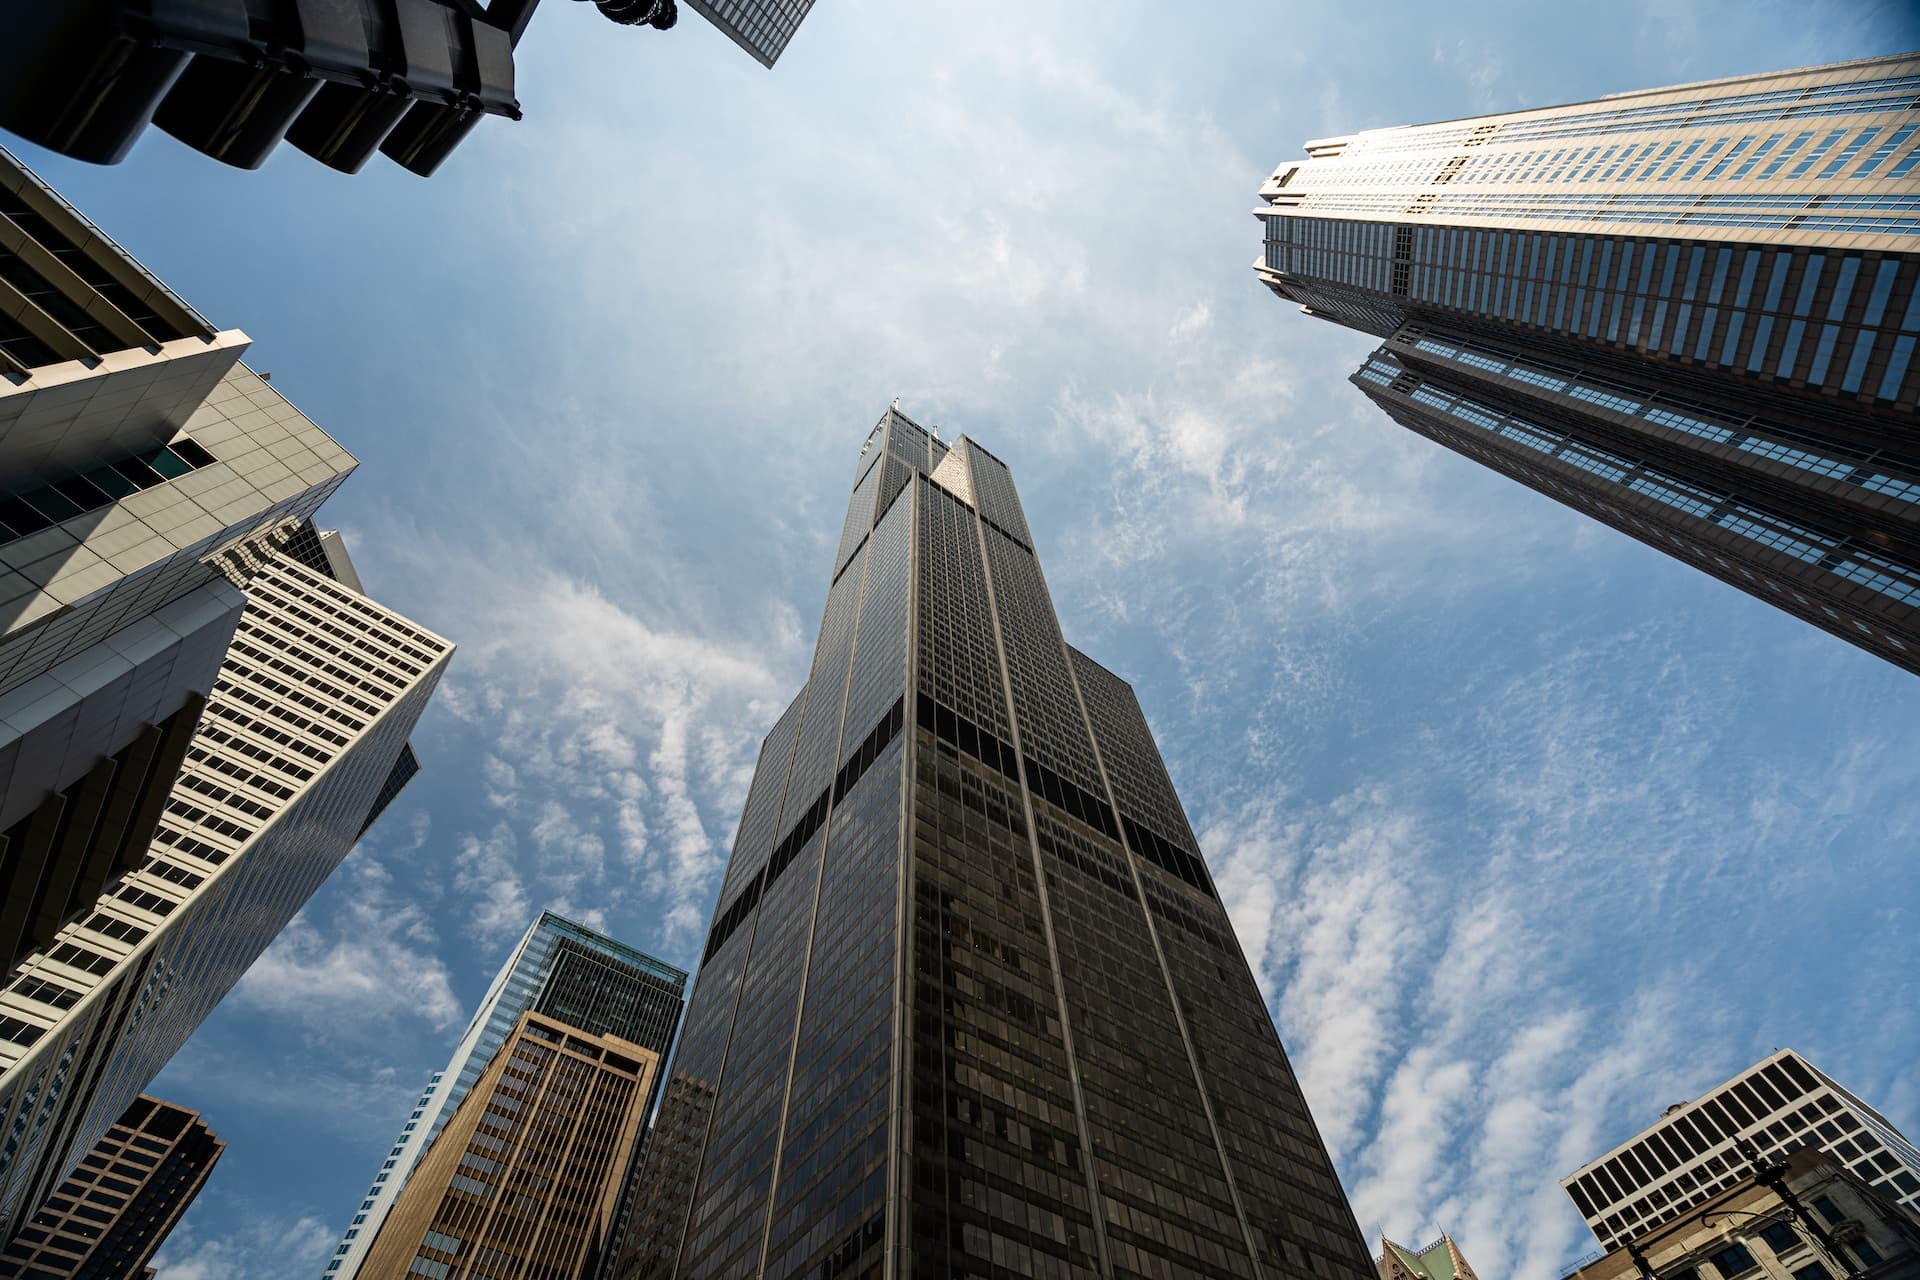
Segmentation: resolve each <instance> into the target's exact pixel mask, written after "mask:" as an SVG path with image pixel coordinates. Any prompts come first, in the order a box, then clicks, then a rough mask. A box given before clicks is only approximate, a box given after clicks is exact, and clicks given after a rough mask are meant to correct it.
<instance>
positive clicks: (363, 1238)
mask: <svg viewBox="0 0 1920 1280" xmlns="http://www.w3.org/2000/svg"><path fill="white" fill-rule="evenodd" d="M686 985H687V975H686V973H685V972H684V971H683V970H680V969H676V968H675V967H674V966H672V965H670V964H666V963H664V962H662V961H660V960H656V959H654V958H653V957H652V956H650V955H648V954H646V953H645V952H643V951H637V950H635V949H634V948H632V947H629V946H627V945H625V944H624V943H620V942H616V941H614V940H613V939H612V938H609V937H607V936H606V935H605V934H603V933H599V932H596V931H595V930H592V929H589V928H587V927H586V926H585V925H581V924H576V923H574V922H573V921H571V920H569V919H567V918H566V917H565V916H562V915H559V914H556V913H555V912H552V911H543V912H541V913H540V916H539V918H538V919H536V920H535V921H534V922H533V924H532V925H530V926H529V927H528V929H527V932H526V933H525V935H523V936H522V937H521V939H520V944H519V945H518V946H516V947H515V948H514V949H513V954H512V955H510V956H509V957H508V958H507V962H506V964H504V965H502V966H501V967H500V972H499V973H498V974H496V975H495V976H494V979H493V984H492V985H491V986H489V987H488V988H487V994H486V998H485V999H483V1000H481V1002H480V1007H479V1008H478V1009H477V1010H475V1012H474V1015H473V1020H472V1021H471V1022H469V1023H468V1024H467V1029H466V1032H465V1033H464V1034H463V1035H462V1036H461V1037H460V1043H459V1044H458V1045H457V1046H455V1048H454V1051H453V1057H452V1058H451V1059H450V1060H449V1061H448V1062H447V1065H446V1069H445V1070H443V1071H438V1072H436V1073H434V1075H433V1078H432V1079H430V1080H428V1081H427V1086H426V1088H425V1089H423V1090H422V1091H421V1093H420V1099H419V1101H418V1102H416V1103H415V1104H414V1107H413V1111H412V1113H411V1114H410V1115H409V1116H408V1117H407V1119H406V1122H405V1124H404V1125H402V1127H401V1130H400V1133H399V1135H398V1136H397V1137H395V1138H394V1140H393V1146H392V1148H391V1149H390V1150H389V1151H388V1152H387V1154H386V1156H385V1158H384V1159H383V1161H382V1162H381V1165H380V1168H379V1169H378V1170H377V1171H376V1172H375V1174H374V1178H373V1185H372V1186H370V1187H369V1188H368V1189H367V1194H366V1195H365V1196H364V1197H363V1198H362V1199H361V1201H360V1204H359V1206H358V1207H357V1208H356V1209H355V1210H354V1213H353V1216H352V1218H351V1220H350V1221H349V1223H348V1226H347V1229H346V1232H345V1234H344V1236H343V1237H342V1239H341V1241H340V1243H339V1245H338V1247H337V1248H336V1249H335V1250H334V1254H333V1257H332V1258H330V1259H329V1260H328V1262H327V1267H326V1273H325V1275H326V1280H346V1278H347V1277H351V1276H358V1275H361V1274H362V1268H363V1266H364V1265H365V1264H366V1261H367V1254H368V1251H369V1250H370V1248H371V1247H372V1245H373V1238H374V1235H375V1233H376V1232H378V1231H379V1229H380V1226H381V1224H382V1223H383V1222H385V1221H386V1218H387V1215H388V1213H389V1212H391V1211H392V1209H393V1205H394V1201H395V1200H396V1199H398V1198H399V1195H400V1192H401V1189H402V1188H403V1187H404V1186H405V1185H406V1182H407V1178H408V1176H409V1174H411V1173H412V1171H413V1168H414V1166H415V1165H416V1164H418V1163H419V1161H420V1157H421V1156H422V1155H423V1154H424V1153H425V1152H426V1150H427V1148H428V1147H429V1146H430V1145H432V1143H433V1140H434V1138H435V1137H437V1136H438V1135H439V1133H440V1130H441V1129H442V1128H443V1127H444V1126H445V1125H446V1123H447V1121H448V1120H449V1119H451V1118H452V1116H453V1114H454V1112H455V1111H457V1110H458V1109H459V1107H460V1101H461V1099H463V1098H465V1097H466V1096H467V1092H468V1090H470V1089H472V1088H473V1086H474V1082H475V1081H477V1080H479V1079H480V1076H481V1074H482V1073H483V1072H484V1071H486V1069H487V1064H488V1063H490V1062H491V1061H493V1058H494V1055H495V1054H496V1053H497V1052H498V1050H499V1049H500V1046H501V1045H502V1044H503V1043H505V1042H506V1040H507V1037H508V1036H509V1035H510V1034H511V1033H512V1032H513V1029H514V1027H515V1026H516V1025H518V1024H519V1022H520V1015H522V1014H524V1013H527V1012H529V1011H531V1012H533V1013H535V1014H539V1015H541V1016H543V1017H546V1018H551V1019H553V1020H555V1021H558V1022H561V1023H564V1024H566V1025H567V1026H570V1027H575V1028H578V1029H579V1030H581V1031H584V1032H586V1033H587V1034H588V1035H593V1036H602V1035H609V1034H611V1035H615V1036H619V1037H620V1038H622V1039H624V1040H630V1041H632V1042H633V1043H635V1044H637V1045H639V1046H640V1047H641V1048H643V1049H648V1050H651V1051H652V1052H653V1053H655V1054H658V1055H659V1057H660V1058H661V1059H662V1060H664V1059H665V1058H666V1056H667V1050H668V1049H669V1048H670V1047H671V1046H672V1044H673V1036H674V1031H675V1029H676V1028H677V1027H678V1026H679V1024H680V1011H681V1009H682V1008H683V1007H684V1005H685V993H686ZM654 1075H655V1080H656V1081H657V1079H658V1072H655V1073H654ZM652 1108H653V1098H652V1097H651V1096H649V1098H648V1100H647V1107H646V1112H643V1114H647V1113H650V1112H651V1111H652ZM622 1172H623V1173H625V1172H628V1171H626V1170H623V1171H622ZM618 1228H619V1223H618V1222H615V1223H609V1224H608V1225H607V1234H608V1235H613V1234H614V1233H615V1232H617V1230H618ZM366 1274H368V1275H371V1274H372V1273H371V1272H368V1273H366Z"/></svg>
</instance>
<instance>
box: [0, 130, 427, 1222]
mask: <svg viewBox="0 0 1920 1280" xmlns="http://www.w3.org/2000/svg"><path fill="white" fill-rule="evenodd" d="M246 346H247V337H246V335H245V334H243V333H240V332H238V331H236V330H217V329H215V328H214V327H213V326H212V325H210V324H209V323H208V322H207V321H206V320H205V319H204V318H202V317H201V316H200V315H199V314H198V313H196V312H194V311H193V310H192V309H191V308H189V307H187V306H186V304H185V303H183V302H181V301H180V299H178V298H177V297H175V296H174V295H173V294H172V293H171V292H169V291H168V290H167V289H166V287H165V286H164V285H162V284H161V283H160V282H159V281H157V280H155V279H154V278H153V277H152V276H151V275H149V274H148V273H147V272H146V271H145V270H144V269H142V268H141V266H140V264H139V263H137V262H135V261H134V260H133V259H132V258H131V257H129V256H128V255H127V254H126V253H125V252H124V251H123V250H122V249H121V248H120V247H119V246H118V245H116V244H115V243H114V242H113V241H112V240H111V239H110V238H109V237H108V236H106V235H105V234H104V233H103V232H102V231H101V230H100V228H98V227H96V226H94V225H93V224H92V223H90V222H88V221H87V220H86V219H85V218H84V217H82V216H81V215H80V214H79V213H78V212H77V211H75V210H74V209H73V208H72V207H71V206H69V205H67V203H66V202H65V201H63V200H61V199H60V197H59V196H58V195H56V194H55V193H54V192H53V191H52V190H50V189H49V188H47V187H46V186H45V184H43V183H41V182H40V181H39V180H38V179H37V178H35V177H34V176H33V175H32V174H31V173H29V172H27V171H26V170H25V169H24V168H22V167H21V166H20V165H19V164H18V163H17V162H16V161H14V159H13V158H12V157H11V156H9V155H6V154H5V153H4V152H0V1241H3V1240H4V1239H5V1238H7V1237H8V1236H9V1235H10V1234H11V1233H12V1231H13V1229H14V1228H15V1227H17V1226H18V1225H19V1224H20V1222H21V1220H22V1218H23V1216H25V1215H27V1214H30V1213H32V1212H33V1211H34V1209H35V1208H36V1207H37V1206H38V1205H39V1204H41V1203H42V1202H43V1201H45V1200H46V1198H47V1196H48V1195H49V1194H50V1193H51V1192H52V1191H53V1189H54V1188H55V1187H56V1186H57V1185H58V1184H59V1183H60V1182H61V1180H62V1179H64V1178H65V1177H66V1176H67V1175H68V1174H69V1173H70V1172H71V1171H72V1170H73V1168H74V1167H75V1165H76V1164H77V1162H78V1161H79V1160H80V1158H81V1157H82V1156H83V1155H84V1154H85V1153H86V1152H87V1150H88V1149H89V1148H91V1147H92V1146H93V1144H94V1143H95V1142H96V1141H98V1140H99V1139H100V1137H101V1135H102V1134H104V1133H105V1132H106V1131H107V1129H108V1128H109V1127H110V1126H111V1125H112V1124H113V1122H114V1120H115V1118H116V1117H117V1116H119V1115H120V1114H121V1112H122V1111H123V1110H124V1109H125V1108H126V1107H127V1106H128V1104H129V1103H131V1102H132V1101H133V1099H134V1098H135V1096H136V1095H137V1094H138V1093H139V1091H140V1090H141V1089H142V1088H144V1087H145V1086H146V1085H147V1083H148V1081H150V1080H151V1079H152V1078H153V1076H154V1075H155V1074H156V1073H157V1072H158V1071H159V1069H160V1067H161V1066H162V1065H163V1064H164V1063H165V1062H166V1060H167V1059H168V1058H169V1057H170V1056H172V1054H173V1052H174V1050H175V1049H177V1048H178V1047H179V1046H180V1044H181V1043H183V1042H184V1041H185V1040H186V1038H187V1037H188V1036H189V1035H190V1034H191V1033H192V1031H193V1029H194V1027H196V1026H197V1025H198V1024H199V1022H200V1020H201V1019H202V1018H204V1017H205V1016H206V1014H207V1012H208V1011H209V1010H210V1009H211V1008H212V1007H213V1005H214V1004H215V1003H216V1002H217V1001H218V1000H219V999H220V997H221V996H222V995H223V994H224V993H225V992H226V991H227V990H228V989H229V988H230V987H231V986H232V985H233V983H234V982H235V981H237V980H238V978H239V976H240V974H241V973H242V972H244V971H245V969H246V967H247V965H249V964H250V963H252V961H253V959H254V958H255V957H257V956H258V955H259V954H260V952H261V951H263V950H264V949H265V948H266V947H267V945H268V944H269V943H270V942H271V941H272V939H273V937H274V935H275V934H276V933H277V932H278V931H279V929H280V928H281V927H282V926H283V925H285V923H286V922H287V921H288V920H289V919H291V918H292V916H293V914H294V912H296V911H297V910H298V909H299V908H300V906H301V905H302V904H303V903H304V902H305V901H306V899H307V898H308V896H310V895H311V894H312V892H313V890H314V889H315V888H316V887H318V885H319V883H320V881H321V880H322V879H324V878H325V876H326V874H327V872H328V871H329V870H331V869H332V867H333V866H334V865H335V864H336V863H337V862H338V861H339V860H340V859H341V858H343V857H345V856H346V853H347V851H348V849H350V848H351V847H352V844H353V842H354V840H355V839H356V838H357V836H358V835H359V834H360V832H361V831H362V830H364V828H365V825H366V823H367V822H368V821H369V820H370V819H371V817H372V816H373V815H374V814H375V813H376V812H377V811H378V807H379V806H380V805H381V804H384V803H385V802H386V800H389V799H391V797H392V795H393V794H394V792H395V791H396V790H397V787H398V785H400V784H401V783H403V782H404V779H405V778H406V777H407V776H410V773H411V769H412V767H413V764H412V756H411V753H410V752H408V751H407V749H406V737H407V734H408V733H409V731H410V730H411V728H412V726H413V724H414V722H415V721H416V720H417V719H418V717H419V715H420V713H421V711H422V709H423V708H424V707H425V705H426V701H427V698H428V697H429V695H430V694H431V691H432V689H433V686H434V684H435V682H436V681H437V680H438V678H439V675H440V671H441V669H442V667H443V666H444V665H445V662H446V659H447V656H448V653H449V652H450V650H451V646H450V645H448V644H447V642H445V641H444V640H441V639H440V638H438V637H436V636H433V635H431V634H429V633H427V632H425V631H423V630H421V629H419V628H417V627H415V626H413V625H412V624H411V623H409V622H407V621H406V620H405V619H403V618H401V617H399V616H398V615H397V614H394V613H392V612H390V611H388V610H386V609H384V608H382V607H381V606H379V605H377V604H374V603H373V602H372V601H369V600H367V599H366V598H365V596H364V595H363V594H361V593H360V592H359V591H358V590H357V589H354V587H352V586H349V585H341V584H339V583H336V582H334V581H332V580H331V574H329V575H328V576H322V574H318V573H314V572H311V571H310V570H309V569H308V568H306V567H305V566H304V565H303V563H302V561H301V556H300V555H299V554H296V553H297V552H299V551H300V550H301V548H302V547H303V546H304V539H306V538H309V537H310V538H312V539H314V540H315V541H316V545H318V546H319V549H320V551H321V554H322V557H323V563H325V562H326V561H325V556H326V547H325V546H324V545H321V544H319V542H318V539H319V535H318V534H317V533H315V532H313V530H312V524H311V516H312V515H313V513H314V511H315V510H316V509H317V508H318V507H319V506H320V504H321V503H322V502H323V501H325V499H326V498H327V497H328V496H329V495H330V494H332V493H333V491H334V490H335V489H336V488H338V486H339V485H340V483H341V481H342V480H344V479H345V477H346V476H347V475H348V473H350V472H351V471H352V470H353V468H354V466H355V465H356V464H355V462H354V459H353V458H352V457H351V456H350V455H349V454H348V453H347V452H346V451H345V450H344V449H342V448H341V447H340V446H339V445H338V444H336V443H335V442H334V441H333V440H332V439H330V438H329V437H328V436H327V434H326V433H325V432H324V431H322V430H320V428H319V427H317V426H315V425H314V424H313V423H312V422H310V421H309V420H308V419H307V418H306V417H305V416H304V415H303V414H301V413H300V411H299V410H298V409H296V408H294V407H293V406H292V405H291V404H289V403H288V402H287V401H286V400H285V399H284V398H283V397H282V396H281V395H280V394H279V393H278V392H277V391H275V390H274V389H273V388H272V387H271V386H269V385H268V384H267V382H266V381H265V379H264V378H262V377H260V376H258V375H256V374H254V373H253V372H252V371H251V370H249V369H248V368H246V366H245V365H243V364H241V363H240V355H241V354H242V352H244V350H245V349H246ZM341 558H342V560H343V562H344V556H342V557H341Z"/></svg>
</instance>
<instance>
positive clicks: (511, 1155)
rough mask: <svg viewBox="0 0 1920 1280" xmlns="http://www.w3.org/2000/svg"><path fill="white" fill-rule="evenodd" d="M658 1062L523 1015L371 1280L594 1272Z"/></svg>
mask: <svg viewBox="0 0 1920 1280" xmlns="http://www.w3.org/2000/svg"><path fill="white" fill-rule="evenodd" d="M659 1065H660V1058H659V1055H657V1054H655V1053H653V1052H652V1051H650V1050H648V1049H645V1048H643V1047H641V1046H640V1045H637V1044H635V1043H633V1042H632V1041H631V1040H626V1039H623V1038H622V1037H620V1036H616V1035H596V1034H591V1033H588V1032H586V1031H583V1030H582V1029H581V1028H579V1027H575V1026H571V1025H569V1024H567V1023H565V1022H562V1021H559V1020H558V1019H555V1018H549V1017H545V1016H543V1015H541V1014H538V1013H535V1012H533V1011H532V1010H528V1011H527V1012H525V1013H522V1014H521V1015H520V1017H519V1019H518V1021H516V1022H515V1023H514V1025H513V1027H512V1029H511V1030H510V1031H509V1032H508V1033H507V1037H506V1039H505V1040H504V1041H503V1042H502V1043H501V1045H500V1047H499V1048H498V1049H496V1050H495V1051H494V1053H493V1056H492V1058H491V1060H490V1061H489V1062H488V1063H487V1064H486V1069H485V1070H484V1071H483V1072H482V1073H481V1074H480V1077H479V1078H478V1079H477V1080H476V1081H474V1084H473V1087H472V1088H471V1089H469V1090H468V1091H467V1093H466V1096H465V1097H464V1098H462V1099H461V1101H460V1104H459V1106H458V1107H456V1108H455V1110H454V1112H453V1115H452V1116H451V1117H450V1118H449V1119H448V1121H447V1123H446V1125H445V1126H444V1127H442V1128H441V1130H440V1132H439V1134H438V1136H437V1137H435V1138H434V1139H433V1141H432V1142H431V1143H429V1144H428V1146H427V1149H426V1151H425V1152H424V1153H423V1154H422V1155H421V1157H420V1160H419V1162H418V1163H417V1165H416V1166H415V1168H414V1170H413V1174H412V1176H411V1177H410V1178H409V1179H408V1180H407V1185H406V1187H405V1189H403V1190H402V1191H401V1192H400V1194H399V1196H398V1198H397V1199H395V1201H394V1203H393V1208H392V1211H391V1212H389V1213H388V1214H387V1216H386V1221H385V1222H384V1223H383V1224H382V1225H381V1227H380V1231H379V1234H378V1235H376V1236H375V1237H374V1239H373V1244H372V1247H371V1248H370V1249H369V1250H368V1252H367V1255H366V1261H365V1263H364V1266H363V1269H364V1271H365V1273H366V1274H368V1275H370V1276H400V1275H408V1276H424V1277H426V1280H480V1277H485V1280H573V1278H574V1277H577V1276H580V1275H583V1274H591V1273H592V1269H593V1268H594V1267H595V1266H596V1265H597V1264H598V1262H599V1260H600V1251H601V1249H602V1248H603V1247H604V1245H605V1242H606V1237H607V1233H608V1231H609V1230H610V1228H611V1226H612V1221H613V1215H614V1211H615V1209H616V1206H617V1202H618V1199H619V1193H620V1173H621V1171H622V1170H624V1169H625V1168H626V1166H627V1163H628V1160H629V1159H630V1158H631V1156H632V1154H633V1151H634V1149H635V1147H637V1146H638V1145H639V1142H640V1135H641V1132H642V1129H643V1127H644V1125H645V1123H646V1113H647V1099H648V1098H649V1097H650V1096H651V1094H652V1091H653V1082H654V1079H655V1077H656V1076H657V1074H658V1071H659Z"/></svg>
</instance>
